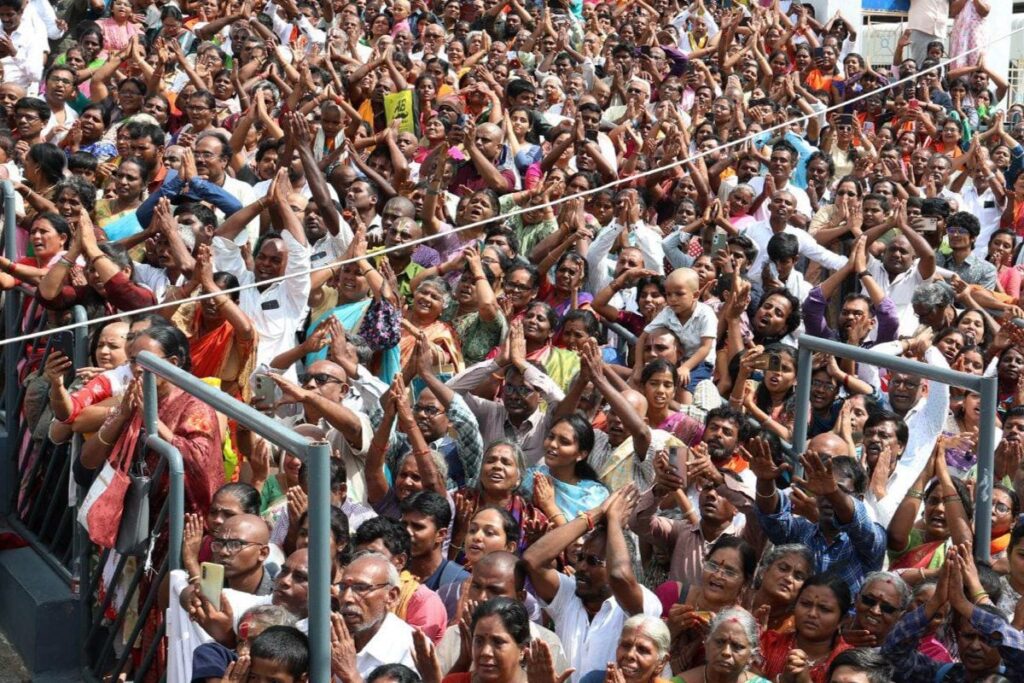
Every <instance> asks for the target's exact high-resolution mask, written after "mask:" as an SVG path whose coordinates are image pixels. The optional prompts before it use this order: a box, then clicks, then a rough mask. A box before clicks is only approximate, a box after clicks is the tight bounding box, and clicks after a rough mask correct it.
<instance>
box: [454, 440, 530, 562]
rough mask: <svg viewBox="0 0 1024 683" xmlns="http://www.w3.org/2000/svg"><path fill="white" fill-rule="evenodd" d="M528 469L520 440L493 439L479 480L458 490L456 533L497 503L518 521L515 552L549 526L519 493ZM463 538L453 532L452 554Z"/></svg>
mask: <svg viewBox="0 0 1024 683" xmlns="http://www.w3.org/2000/svg"><path fill="white" fill-rule="evenodd" d="M525 473H526V462H525V460H524V459H523V451H522V449H520V448H519V445H518V444H517V443H515V442H514V441H511V440H508V439H499V440H497V441H494V442H493V443H491V444H490V445H489V446H488V447H487V450H486V451H485V452H484V457H483V461H482V463H481V465H480V476H479V478H477V480H476V483H475V484H473V485H472V486H464V487H463V488H461V489H459V490H458V491H457V492H456V493H455V510H456V522H455V529H456V534H458V531H459V530H460V529H468V528H469V527H468V522H469V521H470V520H471V519H472V518H473V515H475V513H476V511H477V510H478V509H481V508H484V507H498V508H501V509H503V510H506V511H508V513H509V514H510V515H511V516H512V519H514V520H515V521H516V523H517V524H518V525H519V543H518V547H517V548H516V552H517V554H521V553H522V552H523V551H524V550H525V549H526V546H527V545H528V544H529V542H530V541H531V540H533V539H535V538H537V536H538V534H543V533H544V532H545V531H547V528H548V518H547V516H546V515H545V514H544V513H543V512H541V511H540V510H538V509H537V508H536V507H534V506H533V505H532V504H531V503H529V502H527V500H526V498H524V497H523V496H522V495H521V494H520V486H521V485H522V483H523V475H524V474H525ZM461 541H462V538H461V537H459V536H458V535H456V536H453V538H452V553H451V554H452V555H453V556H454V555H456V554H457V553H458V551H459V550H460V549H461V548H460V546H461V545H462V543H461Z"/></svg>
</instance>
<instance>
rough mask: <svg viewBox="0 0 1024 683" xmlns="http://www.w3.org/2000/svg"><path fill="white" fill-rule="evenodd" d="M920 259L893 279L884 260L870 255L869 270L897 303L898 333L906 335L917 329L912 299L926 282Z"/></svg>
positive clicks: (888, 295)
mask: <svg viewBox="0 0 1024 683" xmlns="http://www.w3.org/2000/svg"><path fill="white" fill-rule="evenodd" d="M920 263H921V261H920V259H915V260H914V263H912V264H911V266H910V268H908V269H907V270H906V272H904V273H900V274H899V275H897V276H896V277H895V278H893V279H892V280H890V279H889V273H888V272H886V270H885V267H884V266H883V265H882V262H881V261H879V260H878V259H876V258H875V257H874V256H871V255H870V254H869V255H868V272H869V273H871V277H873V278H874V279H875V282H877V283H878V286H879V287H881V288H882V291H883V292H885V295H886V296H887V297H889V298H890V299H891V300H892V302H893V303H894V304H895V305H896V313H897V315H898V316H899V319H900V327H899V330H897V334H898V335H901V336H906V335H910V334H913V333H914V331H915V330H917V326H918V320H917V313H914V306H913V305H912V303H911V300H912V299H913V298H914V291H915V290H916V289H917V288H918V287H919V286H920V285H921V284H923V283H924V281H925V280H924V278H923V277H921V271H920V270H919V266H920Z"/></svg>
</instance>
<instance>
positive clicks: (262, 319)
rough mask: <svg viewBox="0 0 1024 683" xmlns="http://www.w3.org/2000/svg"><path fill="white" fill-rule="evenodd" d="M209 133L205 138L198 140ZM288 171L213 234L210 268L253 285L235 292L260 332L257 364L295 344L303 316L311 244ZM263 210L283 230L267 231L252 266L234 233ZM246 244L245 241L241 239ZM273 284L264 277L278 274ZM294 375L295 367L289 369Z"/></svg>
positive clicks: (305, 304)
mask: <svg viewBox="0 0 1024 683" xmlns="http://www.w3.org/2000/svg"><path fill="white" fill-rule="evenodd" d="M208 139H212V138H204V139H203V141H202V142H201V143H200V144H203V142H206V140H208ZM286 185H287V176H286V172H285V171H284V170H281V171H278V174H277V178H276V180H275V182H274V183H273V184H272V185H271V188H270V191H269V193H268V194H267V195H266V196H264V197H261V198H260V199H258V200H256V201H255V202H253V203H252V204H249V205H248V206H246V207H245V208H243V209H242V210H241V211H238V212H237V213H235V214H234V215H232V216H231V217H230V218H228V219H227V220H226V221H224V223H222V224H221V226H220V227H219V228H218V229H217V233H216V236H215V237H214V238H213V258H214V270H224V271H227V272H229V273H231V274H232V275H234V276H235V277H236V278H238V282H239V284H241V285H243V286H244V285H251V284H253V283H256V286H255V287H248V288H247V289H243V290H242V291H240V292H239V293H238V297H239V300H238V305H239V306H240V307H241V309H242V311H244V312H245V314H246V315H247V316H249V319H250V320H252V323H253V326H254V327H255V328H256V331H257V333H258V334H259V346H258V348H257V363H265V364H267V365H270V362H271V361H272V360H273V359H274V358H275V357H276V356H277V355H279V354H280V353H282V352H284V351H288V350H290V349H292V348H294V347H295V335H296V333H297V332H298V331H299V329H300V328H301V326H302V324H303V321H304V320H305V319H306V313H307V311H308V305H307V301H308V299H309V292H310V287H311V283H310V277H309V267H310V255H311V254H310V249H309V244H308V243H307V242H306V231H305V230H303V228H302V224H301V223H300V222H299V219H298V218H297V217H296V216H295V215H294V214H293V213H292V212H291V211H289V210H288V202H287V199H286V192H287V187H286ZM264 209H270V213H271V217H272V223H273V224H274V225H275V226H283V227H284V232H278V231H277V230H271V231H270V232H267V233H266V234H264V235H263V236H262V237H261V238H260V240H259V242H258V243H257V245H256V250H255V253H254V257H253V260H254V264H253V265H254V270H249V268H248V266H247V265H246V263H245V259H244V258H242V253H241V249H240V246H239V243H238V237H239V236H240V235H242V234H243V233H244V232H245V230H246V223H248V222H249V221H250V220H252V219H255V218H256V217H257V216H258V215H259V214H260V213H262V211H263V210H264ZM243 243H244V240H243ZM282 276H284V279H283V280H280V281H276V282H274V283H272V284H270V283H267V282H266V281H267V280H271V279H275V278H280V277H282ZM287 374H288V376H290V377H292V378H294V377H295V370H294V367H290V368H289V369H288V371H287Z"/></svg>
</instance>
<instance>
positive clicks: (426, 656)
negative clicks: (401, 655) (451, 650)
mask: <svg viewBox="0 0 1024 683" xmlns="http://www.w3.org/2000/svg"><path fill="white" fill-rule="evenodd" d="M412 644H413V651H412V659H413V662H415V664H416V671H417V672H419V675H420V679H421V680H422V681H423V683H441V678H442V675H441V663H440V662H439V661H438V659H437V653H436V652H435V651H434V646H433V645H432V644H431V642H430V640H429V639H428V638H427V636H426V635H425V634H424V633H423V631H421V630H419V629H414V630H413V632H412Z"/></svg>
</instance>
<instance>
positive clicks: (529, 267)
mask: <svg viewBox="0 0 1024 683" xmlns="http://www.w3.org/2000/svg"><path fill="white" fill-rule="evenodd" d="M520 270H523V271H526V273H527V274H528V275H529V276H530V288H531V289H533V288H535V287H536V286H537V284H538V283H539V282H540V273H538V272H537V267H536V266H534V265H533V264H531V263H523V262H522V261H515V262H513V263H512V265H511V266H509V268H508V270H506V271H505V278H506V279H507V278H508V276H509V275H511V274H512V273H516V272H519V271H520ZM552 327H554V324H552Z"/></svg>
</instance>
